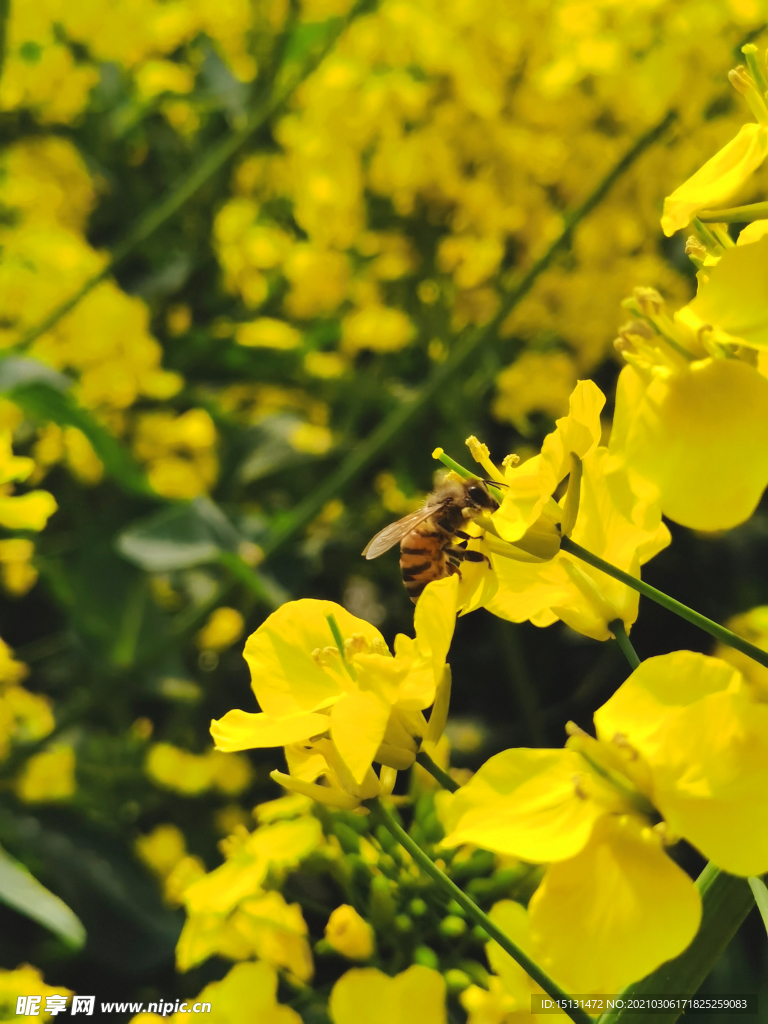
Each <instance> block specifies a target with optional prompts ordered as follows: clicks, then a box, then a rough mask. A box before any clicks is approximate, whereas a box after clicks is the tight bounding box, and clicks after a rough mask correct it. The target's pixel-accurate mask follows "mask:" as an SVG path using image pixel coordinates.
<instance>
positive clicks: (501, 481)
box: [482, 480, 509, 487]
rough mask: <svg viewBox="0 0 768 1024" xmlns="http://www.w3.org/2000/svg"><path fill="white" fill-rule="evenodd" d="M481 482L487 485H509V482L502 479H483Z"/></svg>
mask: <svg viewBox="0 0 768 1024" xmlns="http://www.w3.org/2000/svg"><path fill="white" fill-rule="evenodd" d="M482 482H483V483H484V484H488V486H489V487H509V484H508V483H505V482H504V481H503V480H483V481H482Z"/></svg>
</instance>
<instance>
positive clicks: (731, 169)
mask: <svg viewBox="0 0 768 1024" xmlns="http://www.w3.org/2000/svg"><path fill="white" fill-rule="evenodd" d="M766 156H768V128H766V127H765V126H764V125H761V124H745V125H742V127H741V128H740V129H739V132H738V134H737V135H736V137H735V138H734V139H731V141H730V142H728V143H727V144H726V145H725V146H723V148H722V149H721V150H720V151H719V152H717V153H715V155H714V156H713V157H712V158H711V159H709V160H707V162H706V163H705V164H704V166H703V167H700V168H699V170H698V171H696V173H695V174H693V175H692V176H691V177H690V178H689V179H688V180H687V181H686V182H684V183H683V184H682V185H680V186H679V187H678V188H676V189H675V191H674V192H673V193H672V195H671V196H667V198H666V199H665V200H664V215H663V217H662V218H661V227H662V229H663V231H664V234H665V235H673V234H674V233H675V232H676V231H677V230H679V229H680V228H684V227H685V226H686V225H687V224H689V223H690V222H691V220H692V218H693V217H695V216H696V214H697V213H698V212H699V210H706V209H709V208H711V209H717V208H718V207H719V206H722V204H723V203H725V202H727V201H728V200H729V199H730V198H731V196H732V195H734V194H735V193H736V192H737V191H738V190H739V189H740V188H741V186H742V185H743V184H744V183H745V182H746V181H747V179H748V178H749V176H750V175H751V174H752V173H753V172H754V171H756V170H757V168H758V167H759V166H760V164H761V163H762V162H763V160H765V158H766Z"/></svg>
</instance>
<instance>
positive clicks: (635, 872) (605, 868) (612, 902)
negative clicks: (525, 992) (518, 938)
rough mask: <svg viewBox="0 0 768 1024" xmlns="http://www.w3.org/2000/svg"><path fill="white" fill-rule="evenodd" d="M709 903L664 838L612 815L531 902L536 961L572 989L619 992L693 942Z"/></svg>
mask: <svg viewBox="0 0 768 1024" xmlns="http://www.w3.org/2000/svg"><path fill="white" fill-rule="evenodd" d="M700 919H701V899H700V897H699V893H698V890H697V889H696V886H695V885H694V884H693V881H692V880H691V879H690V878H689V877H688V875H687V874H686V873H685V872H684V871H683V870H682V869H681V868H679V867H678V866H677V865H676V864H675V863H674V861H673V860H671V858H670V857H668V856H667V854H666V853H665V852H664V850H663V848H662V846H661V843H660V840H659V838H658V836H657V835H656V834H655V833H654V832H653V831H652V830H651V829H648V828H643V827H641V826H640V825H639V824H638V823H637V822H635V821H634V820H633V819H630V818H627V817H625V818H619V819H617V818H612V817H609V816H606V817H605V818H603V819H601V821H600V822H599V823H598V824H597V825H596V827H595V830H594V833H593V835H592V839H591V840H590V842H589V843H588V844H587V845H586V846H585V848H584V849H583V850H582V851H581V852H580V853H579V854H578V855H577V856H575V857H573V858H571V859H570V860H566V861H561V862H560V863H557V864H552V865H551V866H550V867H549V868H548V869H547V872H546V874H545V876H544V881H543V882H542V884H541V885H540V886H539V888H538V889H537V890H536V892H535V893H534V895H533V897H532V899H531V902H530V904H529V920H530V927H531V935H532V939H533V943H534V947H535V949H536V950H537V951H538V955H537V956H536V959H537V960H538V962H539V963H541V965H542V967H543V968H544V969H545V970H546V971H548V972H549V973H551V974H552V976H553V977H555V978H556V979H557V980H558V981H559V982H560V984H562V985H564V986H565V988H566V990H570V991H571V992H584V993H589V992H591V993H611V992H619V991H620V990H621V989H622V988H623V987H624V986H625V985H627V984H629V983H630V982H633V981H637V980H639V979H640V978H642V977H644V976H645V975H646V974H648V973H650V971H652V970H654V969H655V968H656V967H658V966H659V964H662V963H664V961H665V960H669V959H671V958H672V957H674V956H677V955H678V954H679V953H682V951H683V950H684V949H685V948H686V947H687V946H688V945H689V943H690V942H691V940H692V939H693V937H694V936H695V934H696V932H697V930H698V927H699V921H700Z"/></svg>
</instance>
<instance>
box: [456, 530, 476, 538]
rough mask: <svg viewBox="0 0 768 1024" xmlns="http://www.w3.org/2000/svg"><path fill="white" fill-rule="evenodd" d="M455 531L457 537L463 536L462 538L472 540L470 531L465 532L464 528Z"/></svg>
mask: <svg viewBox="0 0 768 1024" xmlns="http://www.w3.org/2000/svg"><path fill="white" fill-rule="evenodd" d="M453 532H454V535H455V536H456V537H461V539H462V540H472V538H471V537H470V535H469V534H468V533H464V531H463V530H454V531H453Z"/></svg>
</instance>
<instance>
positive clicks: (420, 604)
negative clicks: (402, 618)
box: [413, 576, 459, 685]
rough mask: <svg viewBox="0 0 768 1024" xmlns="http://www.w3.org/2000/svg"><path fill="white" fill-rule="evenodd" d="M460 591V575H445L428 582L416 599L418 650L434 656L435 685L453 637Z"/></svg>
mask: <svg viewBox="0 0 768 1024" xmlns="http://www.w3.org/2000/svg"><path fill="white" fill-rule="evenodd" d="M458 590H459V577H458V576H446V578H445V579H442V580H435V581H434V582H433V583H429V584H428V585H427V587H426V588H425V590H424V592H423V593H422V595H421V597H420V598H419V600H418V601H417V602H416V610H415V612H414V614H413V627H414V629H415V631H416V641H417V643H418V646H419V649H420V651H421V653H422V654H423V655H424V656H425V657H429V656H430V655H431V657H432V662H433V665H434V671H435V685H437V682H438V681H439V680H440V678H441V677H442V674H443V667H444V666H445V659H446V658H447V657H448V649H449V648H450V646H451V640H452V639H453V630H454V627H455V625H456V610H457V609H456V604H457V596H458Z"/></svg>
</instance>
